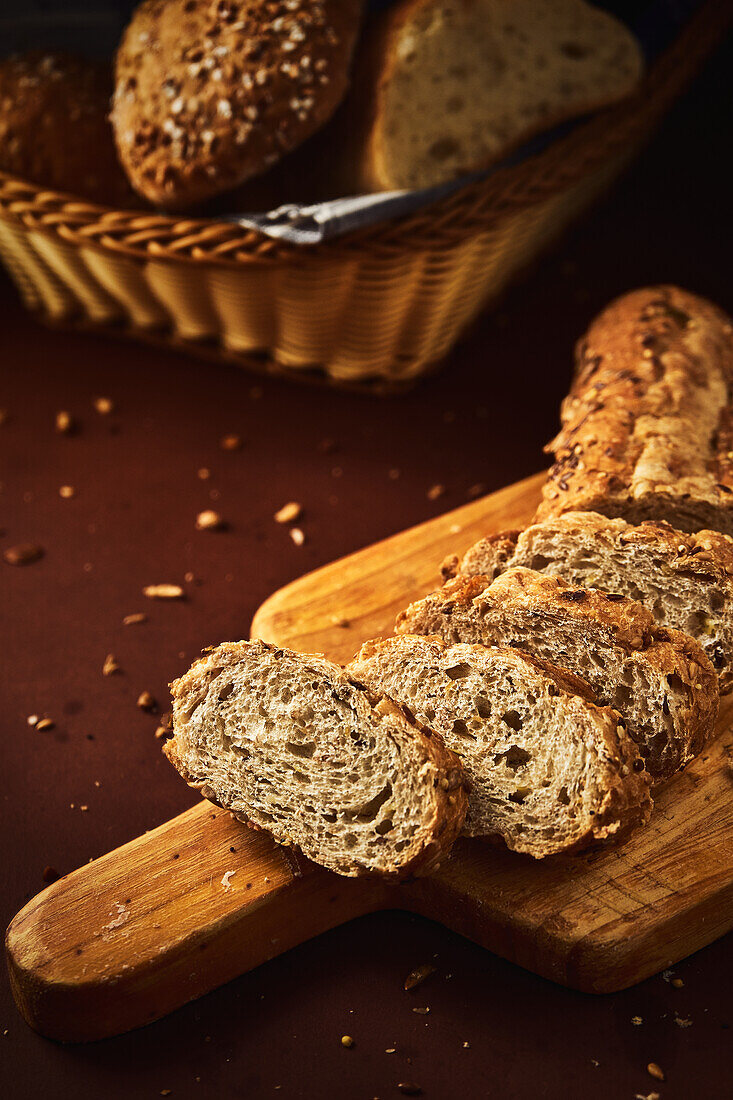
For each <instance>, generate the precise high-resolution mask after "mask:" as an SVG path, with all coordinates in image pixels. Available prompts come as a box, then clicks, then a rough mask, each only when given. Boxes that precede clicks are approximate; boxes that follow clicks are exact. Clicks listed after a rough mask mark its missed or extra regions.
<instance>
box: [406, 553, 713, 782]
mask: <svg viewBox="0 0 733 1100" xmlns="http://www.w3.org/2000/svg"><path fill="white" fill-rule="evenodd" d="M395 631H396V633H397V634H436V635H438V636H439V637H441V638H442V639H443V640H444V641H446V642H458V641H464V642H473V643H476V642H481V643H483V644H488V645H500V646H501V645H504V646H505V645H512V646H515V647H516V648H517V649H520V650H522V651H529V652H532V653H535V654H539V655H541V656H544V655H545V654H546V653H549V654H552V655H553V659H554V660H556V661H557V663H558V664H562V665H563V666H565V667H569V668H570V669H571V670H572V671H573V672H576V673H577V674H579V675H581V676H583V678H585V679H588V680H589V682H590V685H591V688H593V690H594V693H595V698H596V701H597V702H598V703H600V704H609V705H614V706H616V709H618V710H619V711H620V712H621V714H622V715H623V717H624V719H625V720H626V722H627V725H628V728H629V733H630V734H631V736H632V737H633V738H634V740H636V741H637V743H638V744H639V745H640V748H641V751H642V754H643V755H645V762H646V766H647V769H648V770H649V772H650V774H651V775H652V776H653V777H654V779H655V780H657V781H659V780H662V779H666V778H668V777H669V776H670V775H672V774H674V772H675V771H677V770H678V769H679V768H681V767H684V765H685V764H686V763H688V761H690V760H691V759H692V758H693V757H694V756H696V755H697V754H698V753H699V752H700V751H701V749H702V748H703V746H704V745H705V744H706V742H707V741H708V740H709V738H710V737H711V736H712V734H713V730H714V725H715V719H716V717H717V712H718V702H719V692H718V683H717V677H716V675H715V670H714V668H713V666H712V664H711V662H710V661H709V659H708V657H707V656H706V654H705V653H704V652H703V650H702V649H701V647H700V646H699V645H698V644H697V642H696V641H695V640H694V639H692V638H690V637H688V635H686V634H682V633H681V632H680V631H676V630H667V629H663V628H661V627H659V626H658V625H657V624H656V622H655V621H654V618H653V616H652V614H651V612H649V611H648V610H647V609H646V608H644V607H642V605H641V604H639V603H637V602H635V601H634V600H628V599H625V598H623V597H616V596H613V595H606V594H604V593H602V592H598V591H593V590H590V589H584V588H577V587H574V586H571V585H569V584H567V583H566V582H565V581H564V580H562V579H561V578H559V577H551V576H546V575H544V574H542V573H538V572H536V571H534V570H532V569H520V568H515V569H510V570H508V571H507V572H505V573H502V574H501V575H500V576H499V577H497V578H496V580H494V581H493V582H492V580H491V578H490V577H486V576H473V577H463V576H458V577H456V578H455V579H454V580H452V581H448V582H447V583H446V584H445V585H444V586H443V587H442V588H440V589H437V590H436V591H435V592H432V593H430V595H428V596H426V597H425V599H423V600H420V601H418V602H417V603H414V604H412V605H411V606H410V607H408V608H407V610H406V611H403V612H402V613H401V614H400V615H399V616H398V618H397V622H396V626H395ZM601 649H602V650H603V652H604V653H606V654H608V653H609V652H611V653H613V654H614V657H613V662H612V667H610V668H609V667H605V666H604V667H600V668H599V667H596V665H595V664H594V660H593V655H594V652H595V654H596V655H598V654H600V652H601ZM621 669H623V670H628V675H630V676H635V677H637V678H639V677H641V678H642V679H643V680H644V681H649V682H651V683H652V684H655V685H656V687H657V689H659V690H661V685H663V684H669V685H670V691H669V699H668V698H667V695H666V694H664V696H663V698H664V704H663V705H664V706H666V707H667V709H666V710H664V715H662V714H660V713H659V712H658V709H657V710H655V711H654V712H653V717H654V721H653V722H652V723H651V726H650V729H649V731H647V730H646V729H645V728H637V726H636V724H635V723H633V722H631V721H629V717H628V715H629V711H630V710H631V707H632V704H633V703H637V704H638V703H639V700H638V699H637V700H634V698H633V691H632V693H631V698H630V701H629V703H628V705H622V704H620V703H619V698H620V697H622V696H623V691H624V688H623V684H622V683H620V682H614V681H613V675H614V674H615V673H616V672H617V671H618V670H621ZM671 685H675V688H676V695H675V696H674V697H673V693H672V690H671ZM665 690H666V689H665ZM619 693H621V694H619ZM653 700H654V697H652V698H651V701H650V706H651V705H652V703H653ZM669 700H672V702H670V701H669ZM673 704H674V705H673ZM653 705H654V707H655V708H658V707H659V704H658V703H654V704H653ZM672 705H673V709H672V710H670V707H672ZM668 719H670V721H668ZM670 726H671V728H669V727H670Z"/></svg>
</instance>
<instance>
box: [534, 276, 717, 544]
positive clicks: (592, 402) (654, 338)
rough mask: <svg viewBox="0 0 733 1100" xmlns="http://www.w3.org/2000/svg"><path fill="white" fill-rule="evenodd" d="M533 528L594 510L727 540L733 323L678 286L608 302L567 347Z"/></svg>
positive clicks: (632, 294)
mask: <svg viewBox="0 0 733 1100" xmlns="http://www.w3.org/2000/svg"><path fill="white" fill-rule="evenodd" d="M576 362H577V372H576V377H575V380H574V382H573V386H572V389H571V391H570V394H569V396H568V397H567V398H566V399H565V401H564V402H563V404H562V410H561V420H562V430H561V431H560V434H559V435H558V436H557V438H556V439H555V440H553V442H552V443H550V444H549V446H548V450H550V451H552V452H553V453H554V455H555V465H554V466H553V467H552V469H551V471H550V474H549V477H548V480H547V484H546V485H545V488H544V491H543V503H542V504H541V505H540V507H539V509H538V510H537V515H536V519H538V520H545V519H549V518H551V517H554V516H558V515H561V514H563V513H564V512H581V511H582V512H600V513H602V514H603V515H604V516H611V517H616V516H618V517H620V518H622V519H625V520H627V521H628V522H629V523H634V524H636V523H641V522H642V521H643V520H647V519H653V520H666V521H667V522H669V523H671V524H672V526H673V527H676V528H678V529H679V530H681V531H698V530H700V529H701V528H712V529H713V530H715V531H722V532H724V533H725V534H729V535H730V534H733V438H732V436H731V432H732V428H733V413H732V412H731V383H732V382H733V326H732V325H731V321H730V319H729V318H728V317H726V315H725V314H724V313H722V312H721V311H720V310H719V309H717V308H716V307H715V306H713V305H711V304H710V303H709V302H706V301H705V300H704V299H702V298H696V297H695V296H694V295H692V294H688V293H687V292H686V291H684V290H679V289H678V288H677V287H672V286H662V287H648V288H646V289H645V290H636V291H633V292H632V293H631V294H627V295H625V296H624V297H623V298H619V299H618V300H617V301H615V302H612V303H611V305H610V306H608V308H607V309H605V310H604V311H603V313H601V315H600V316H599V317H598V318H597V319H596V320H595V321H594V322H593V324H592V325H591V327H590V329H589V330H588V333H587V334H586V336H585V337H584V339H582V340H581V341H580V343H579V344H578V346H577V349H576Z"/></svg>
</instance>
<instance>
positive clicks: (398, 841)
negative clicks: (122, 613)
mask: <svg viewBox="0 0 733 1100" xmlns="http://www.w3.org/2000/svg"><path fill="white" fill-rule="evenodd" d="M171 690H172V694H173V730H174V734H175V736H174V737H173V738H172V740H170V741H169V742H168V744H167V745H166V746H165V750H164V751H165V753H166V755H167V757H168V759H169V760H170V761H171V763H172V764H173V765H174V767H176V768H177V769H178V771H179V772H180V773H181V775H182V776H183V777H184V779H185V780H186V781H187V782H188V783H189V784H190V785H191V786H193V787H197V788H199V789H200V790H201V793H202V794H203V796H204V797H205V798H209V799H211V801H213V802H216V803H217V804H218V805H220V806H223V807H224V808H225V809H227V810H231V811H232V813H233V814H234V815H235V816H236V817H238V818H240V820H242V821H245V822H247V823H248V824H251V825H255V826H257V827H259V828H262V829H266V830H267V831H268V832H269V833H271V834H272V836H273V838H274V839H275V840H276V841H278V842H279V843H280V844H287V845H297V847H298V848H300V849H301V851H302V852H303V853H304V854H305V855H306V856H308V858H309V859H312V860H314V861H315V862H316V863H320V864H322V865H323V866H324V867H328V868H330V870H332V871H336V872H337V873H338V874H340V875H350V876H355V875H362V874H366V873H368V872H375V873H377V874H380V875H383V876H385V877H388V878H403V877H405V876H406V875H409V874H417V873H426V872H428V871H430V870H432V869H434V868H435V867H436V866H437V864H438V862H439V861H440V859H441V858H443V857H444V856H445V855H446V854H447V853H448V852H449V851H450V848H451V846H452V844H453V841H454V840H455V838H456V837H457V836H458V834H459V833H460V831H461V829H462V826H463V822H464V818H465V815H466V808H467V804H468V796H467V793H466V790H465V787H464V781H465V776H464V773H463V771H462V768H461V764H460V761H459V760H458V758H457V757H456V756H455V755H454V754H453V753H452V752H449V751H448V749H446V748H445V746H444V745H443V743H442V741H441V740H440V738H438V737H436V736H434V735H433V734H432V733H431V731H430V730H427V729H425V728H423V727H422V726H420V725H419V724H417V723H416V722H415V721H414V719H413V718H412V717H411V716H410V715H406V714H405V713H404V712H403V711H402V710H401V709H399V708H398V707H397V706H395V704H394V703H392V702H391V701H390V700H388V699H383V698H378V697H376V696H374V695H372V694H371V693H370V692H367V691H366V690H365V689H364V688H363V687H361V686H360V685H357V684H355V683H354V682H353V680H351V679H350V678H349V677H348V676H347V675H346V674H345V673H344V671H343V669H342V668H340V666H338V665H335V664H332V663H331V662H330V661H327V660H326V659H325V658H324V657H319V656H304V655H302V654H297V653H293V652H291V651H290V650H287V649H277V648H276V647H275V646H272V645H267V644H266V643H264V642H259V641H254V642H229V643H225V644H224V645H220V646H218V647H217V648H216V649H213V650H211V651H210V652H208V653H207V654H206V655H205V656H203V657H202V658H201V659H200V660H199V661H197V662H196V663H195V664H194V665H193V666H192V668H191V669H189V671H188V672H187V673H186V674H185V676H182V677H181V679H180V680H177V681H176V682H175V683H174V684H172V685H171Z"/></svg>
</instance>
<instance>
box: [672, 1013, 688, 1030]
mask: <svg viewBox="0 0 733 1100" xmlns="http://www.w3.org/2000/svg"><path fill="white" fill-rule="evenodd" d="M674 1022H675V1023H676V1024H677V1027H692V1020H691V1018H690V1017H689V1016H678V1015H677V1013H676V1012H675V1014H674Z"/></svg>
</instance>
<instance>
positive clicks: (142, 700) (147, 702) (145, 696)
mask: <svg viewBox="0 0 733 1100" xmlns="http://www.w3.org/2000/svg"><path fill="white" fill-rule="evenodd" d="M137 705H138V706H139V707H140V710H155V708H156V707H157V705H158V704H157V702H156V699H155V696H154V695H151V694H150V692H149V691H141V692H140V694H139V695H138V697H137Z"/></svg>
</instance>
